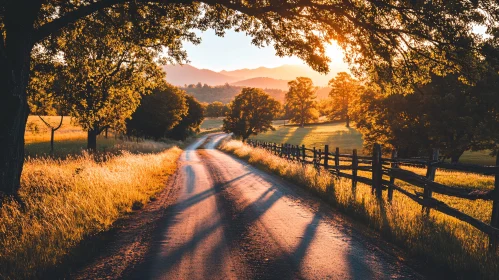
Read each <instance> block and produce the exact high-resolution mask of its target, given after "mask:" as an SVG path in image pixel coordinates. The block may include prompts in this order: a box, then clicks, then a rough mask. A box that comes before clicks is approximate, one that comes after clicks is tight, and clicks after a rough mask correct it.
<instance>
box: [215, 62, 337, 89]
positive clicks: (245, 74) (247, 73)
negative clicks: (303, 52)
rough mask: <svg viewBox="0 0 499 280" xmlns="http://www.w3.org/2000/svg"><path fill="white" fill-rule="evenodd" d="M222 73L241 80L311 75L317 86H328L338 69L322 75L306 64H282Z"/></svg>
mask: <svg viewBox="0 0 499 280" xmlns="http://www.w3.org/2000/svg"><path fill="white" fill-rule="evenodd" d="M219 73H220V74H223V75H227V76H231V77H237V78H239V80H245V79H252V78H257V77H267V78H273V79H278V80H294V79H296V77H309V78H311V79H312V81H314V84H315V85H317V86H326V85H327V83H328V82H329V80H331V79H332V78H333V77H334V76H336V73H337V71H335V70H334V69H331V72H330V73H329V74H327V75H322V74H319V73H317V72H315V71H314V70H312V69H311V68H309V67H307V66H304V65H282V66H279V67H274V68H267V67H259V68H256V69H240V70H233V71H220V72H219Z"/></svg>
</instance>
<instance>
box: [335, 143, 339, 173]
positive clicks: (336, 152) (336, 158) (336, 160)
mask: <svg viewBox="0 0 499 280" xmlns="http://www.w3.org/2000/svg"><path fill="white" fill-rule="evenodd" d="M334 165H335V166H336V175H338V176H339V174H340V169H339V168H338V166H340V148H338V147H336V151H335V152H334Z"/></svg>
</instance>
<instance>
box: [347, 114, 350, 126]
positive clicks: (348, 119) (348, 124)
mask: <svg viewBox="0 0 499 280" xmlns="http://www.w3.org/2000/svg"><path fill="white" fill-rule="evenodd" d="M346 127H347V128H350V116H348V114H347V124H346Z"/></svg>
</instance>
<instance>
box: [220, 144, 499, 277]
mask: <svg viewBox="0 0 499 280" xmlns="http://www.w3.org/2000/svg"><path fill="white" fill-rule="evenodd" d="M221 149H222V150H224V151H227V152H229V153H232V154H234V155H236V156H238V157H240V158H243V159H245V160H247V161H248V162H250V163H251V164H254V165H256V166H259V167H260V168H263V169H265V170H268V171H270V172H273V173H275V174H277V175H279V176H281V177H283V178H285V179H288V180H290V181H292V182H294V183H296V184H299V185H302V186H304V187H307V188H309V189H311V190H312V191H314V192H316V193H317V194H318V195H319V196H321V197H323V198H325V199H327V200H329V201H330V202H331V203H332V204H333V205H334V206H335V207H337V208H338V209H339V210H341V211H343V212H344V213H346V214H348V215H349V216H352V217H355V218H357V219H358V220H360V221H362V222H363V223H365V224H367V225H368V226H369V227H371V228H373V229H375V230H377V231H379V232H380V233H381V234H382V235H383V236H384V237H385V238H386V239H387V240H389V241H391V242H394V243H396V244H399V245H400V246H401V247H404V248H405V249H406V250H407V251H408V252H409V253H410V255H412V256H416V257H419V258H421V259H423V260H425V261H428V262H431V263H432V264H433V265H434V266H436V267H442V268H443V269H444V271H445V269H448V270H451V271H453V272H454V273H456V274H455V276H450V275H447V277H451V278H455V277H458V278H463V279H467V278H475V279H498V277H499V257H498V256H497V254H490V253H488V251H487V245H488V244H487V243H488V238H487V236H486V235H485V234H483V233H481V232H480V231H478V230H476V229H475V228H473V227H472V226H470V225H468V224H466V223H463V222H460V221H458V220H456V219H454V218H452V217H449V216H446V215H444V214H440V213H438V212H436V211H431V215H430V217H429V219H427V218H425V217H423V215H422V211H421V206H420V205H419V204H417V203H415V202H413V201H412V200H410V199H409V198H407V197H406V196H404V195H402V194H400V193H398V192H395V193H394V199H393V201H392V203H391V204H389V203H388V202H387V200H386V199H387V198H386V192H384V195H383V196H384V197H383V200H382V201H381V202H379V201H378V200H377V199H376V197H375V196H373V195H372V194H371V187H370V186H366V185H364V184H358V187H357V191H356V192H355V193H354V192H352V188H351V181H350V180H348V179H343V178H341V179H337V178H335V177H334V176H332V175H330V174H329V173H327V172H324V171H323V172H321V173H320V174H318V173H317V171H316V170H315V169H314V168H313V167H312V166H309V165H307V166H306V167H305V168H304V167H303V166H302V165H301V164H300V163H293V162H289V161H288V160H285V159H282V158H279V157H277V156H274V155H272V154H271V153H269V152H267V151H265V150H263V149H255V148H252V147H250V146H247V145H244V144H242V143H241V142H239V141H230V142H227V143H224V144H223V145H222V146H221ZM340 164H341V163H340ZM406 169H409V170H411V171H413V172H415V173H419V174H424V172H425V170H424V169H422V168H414V167H407V168H406ZM359 175H360V176H364V177H368V178H369V177H370V173H367V172H359ZM435 180H436V181H437V182H440V183H443V184H447V185H453V186H457V187H467V188H479V189H491V188H492V186H493V182H494V179H493V177H492V176H481V175H476V174H469V173H462V172H445V171H441V170H438V171H437V174H436V179H435ZM395 183H396V184H397V185H399V186H401V187H404V188H405V189H406V190H408V191H410V192H411V193H412V192H413V191H415V190H416V188H415V187H412V186H410V185H409V184H407V183H403V182H401V181H399V180H396V181H395ZM417 190H418V191H421V189H417ZM434 197H435V198H436V199H439V200H441V201H443V202H444V203H446V204H448V205H449V206H451V207H454V208H456V209H458V210H460V211H462V212H464V213H466V214H469V215H471V216H473V217H475V218H477V219H480V220H482V221H483V222H485V223H489V222H490V217H491V208H492V207H491V206H492V203H491V202H489V201H481V200H477V201H469V200H465V199H460V198H453V197H448V196H444V195H439V194H434Z"/></svg>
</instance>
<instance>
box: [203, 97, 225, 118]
mask: <svg viewBox="0 0 499 280" xmlns="http://www.w3.org/2000/svg"><path fill="white" fill-rule="evenodd" d="M228 111H229V107H228V106H227V105H225V104H223V103H222V102H220V101H215V102H212V103H210V104H208V105H207V106H206V116H207V117H210V118H219V117H223V116H225V114H226V113H227V112H228Z"/></svg>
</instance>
